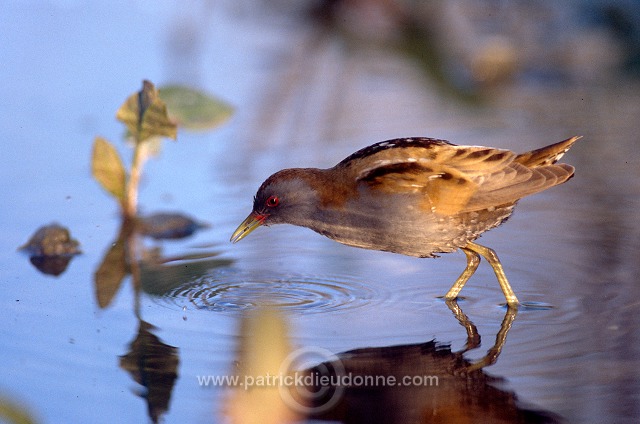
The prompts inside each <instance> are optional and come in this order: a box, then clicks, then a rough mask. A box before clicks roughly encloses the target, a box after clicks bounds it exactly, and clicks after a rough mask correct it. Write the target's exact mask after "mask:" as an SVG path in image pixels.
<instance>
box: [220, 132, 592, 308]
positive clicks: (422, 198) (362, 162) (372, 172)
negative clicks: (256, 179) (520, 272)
mask: <svg viewBox="0 0 640 424" xmlns="http://www.w3.org/2000/svg"><path fill="white" fill-rule="evenodd" d="M580 138H581V136H575V137H571V138H568V139H566V140H564V141H560V142H558V143H555V144H551V145H548V146H546V147H542V148H539V149H536V150H532V151H529V152H526V153H521V154H517V153H514V152H513V151H511V150H506V149H500V148H493V147H484V146H473V145H471V146H463V145H455V144H453V143H450V142H448V141H445V140H440V139H435V138H427V137H409V138H396V139H392V140H386V141H382V142H379V143H375V144H372V145H370V146H368V147H365V148H363V149H360V150H358V151H357V152H355V153H353V154H351V155H350V156H348V157H347V158H345V159H344V160H342V161H341V162H339V163H338V164H337V165H335V166H333V167H331V168H327V169H318V168H288V169H283V170H281V171H278V172H276V173H274V174H273V175H271V176H270V177H269V178H267V179H266V180H265V181H264V182H263V183H262V185H261V186H260V188H259V189H258V191H257V193H256V195H255V197H254V201H253V210H252V211H251V213H250V214H249V216H248V217H247V218H246V219H245V220H244V221H243V222H242V223H241V224H240V225H239V226H238V228H237V229H236V230H235V232H234V233H233V235H232V236H231V239H230V241H231V242H232V243H237V242H238V241H240V240H242V239H243V238H245V237H246V236H247V235H249V234H250V233H251V232H252V231H254V230H255V229H256V228H258V227H260V226H270V225H274V224H293V225H297V226H301V227H307V228H310V229H311V230H313V231H315V232H317V233H319V234H322V235H324V236H326V237H328V238H330V239H333V240H335V241H337V242H339V243H342V244H345V245H349V246H355V247H360V248H364V249H371V250H380V251H387V252H393V253H398V254H403V255H408V256H414V257H420V258H430V257H438V256H439V254H442V253H450V252H454V251H457V250H461V251H462V252H463V253H464V254H465V255H466V259H467V265H466V268H465V269H464V271H463V272H462V274H460V276H459V277H458V278H457V279H456V281H455V283H454V284H453V286H452V287H451V289H449V291H448V292H447V293H446V294H445V296H444V298H445V299H446V300H455V299H457V298H458V294H459V293H460V291H461V290H462V288H463V287H464V285H465V284H466V282H467V281H468V280H469V278H470V277H471V276H472V275H473V274H474V273H475V271H476V269H477V268H478V265H479V264H480V258H481V257H483V258H484V259H485V260H486V261H487V262H488V263H489V265H491V267H492V268H493V271H494V273H495V275H496V278H497V280H498V283H499V284H500V288H501V290H502V292H503V294H504V297H505V299H506V302H507V305H508V306H517V305H519V304H520V302H519V301H518V298H517V297H516V295H515V293H514V291H513V289H512V288H511V285H510V284H509V281H508V280H507V277H506V275H505V272H504V269H503V267H502V264H501V262H500V259H499V258H498V256H497V254H496V252H495V251H494V250H493V249H491V248H489V247H486V246H483V245H481V244H478V243H476V242H475V240H476V239H477V238H478V237H480V235H481V234H483V233H484V232H485V231H488V230H491V229H493V228H495V227H497V226H499V225H500V224H502V223H504V222H505V221H506V220H507V219H508V218H509V217H510V216H511V214H512V213H513V210H514V208H515V206H516V203H517V202H518V200H520V199H521V198H523V197H525V196H529V195H531V194H534V193H538V192H540V191H543V190H546V189H548V188H550V187H553V186H556V185H558V184H562V183H564V182H566V181H567V180H569V179H570V178H571V177H573V175H574V170H575V169H574V167H573V166H571V165H568V164H564V163H557V161H558V160H559V159H560V158H561V157H562V156H563V155H564V154H565V153H566V152H567V151H568V150H569V148H571V146H572V145H573V144H574V143H575V142H576V141H577V140H578V139H580Z"/></svg>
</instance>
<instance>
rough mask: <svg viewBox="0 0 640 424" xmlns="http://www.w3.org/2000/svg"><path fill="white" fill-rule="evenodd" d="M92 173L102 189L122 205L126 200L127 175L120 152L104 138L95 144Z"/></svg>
mask: <svg viewBox="0 0 640 424" xmlns="http://www.w3.org/2000/svg"><path fill="white" fill-rule="evenodd" d="M91 173H92V174H93V177H94V178H95V179H96V180H98V182H99V183H100V185H101V186H102V188H104V189H105V190H106V191H108V192H109V193H111V194H112V195H113V196H114V197H115V198H116V199H118V200H119V201H120V203H123V202H124V199H125V180H126V173H125V170H124V166H123V165H122V160H120V156H119V155H118V151H117V150H116V148H115V147H113V145H112V144H111V143H109V142H108V141H107V140H105V139H104V138H102V137H96V139H95V141H94V142H93V157H92V159H91Z"/></svg>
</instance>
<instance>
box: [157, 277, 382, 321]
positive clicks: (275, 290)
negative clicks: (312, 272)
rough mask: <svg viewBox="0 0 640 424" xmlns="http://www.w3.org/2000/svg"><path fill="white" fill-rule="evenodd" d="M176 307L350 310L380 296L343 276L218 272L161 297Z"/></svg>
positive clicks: (290, 310)
mask: <svg viewBox="0 0 640 424" xmlns="http://www.w3.org/2000/svg"><path fill="white" fill-rule="evenodd" d="M164 299H165V300H167V301H170V302H171V303H174V304H176V305H177V306H178V307H180V308H183V307H185V306H186V307H187V308H192V307H195V308H197V309H205V310H211V311H231V312H233V311H243V310H246V309H252V308H255V307H257V306H258V305H260V306H273V307H277V308H282V309H285V310H287V311H288V312H302V313H305V314H308V313H318V312H327V311H336V310H351V309H354V308H360V307H363V306H366V305H371V304H372V303H373V302H378V301H380V300H383V299H382V296H381V295H380V293H378V292H376V291H375V290H373V289H372V288H371V287H369V286H367V285H366V284H363V283H359V282H356V281H353V280H351V279H349V278H344V277H335V276H331V277H328V276H327V277H325V276H323V277H310V276H295V275H294V276H286V277H284V276H283V277H276V278H269V279H265V278H260V277H259V276H257V275H255V274H250V273H219V274H216V275H209V276H206V277H203V278H200V279H198V280H196V281H191V282H189V283H188V284H185V285H183V286H180V287H177V288H175V289H174V290H172V291H171V292H169V293H167V294H166V295H165V297H164Z"/></svg>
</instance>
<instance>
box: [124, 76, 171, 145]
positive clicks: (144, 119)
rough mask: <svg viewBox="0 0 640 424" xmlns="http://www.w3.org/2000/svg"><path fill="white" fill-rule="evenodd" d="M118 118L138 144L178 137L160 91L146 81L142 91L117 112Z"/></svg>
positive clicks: (132, 96)
mask: <svg viewBox="0 0 640 424" xmlns="http://www.w3.org/2000/svg"><path fill="white" fill-rule="evenodd" d="M116 118H117V119H118V120H119V121H121V122H122V123H124V124H125V126H126V127H127V130H128V131H129V133H130V134H131V135H132V136H133V138H134V139H135V141H136V142H137V143H140V142H142V141H144V140H146V139H148V138H150V137H154V136H155V137H157V136H161V137H169V138H171V139H173V140H175V139H176V137H177V135H178V130H177V126H176V124H175V123H174V122H173V121H171V120H170V119H169V115H168V114H167V106H166V105H165V103H164V102H163V101H162V100H161V99H160V96H159V95H158V90H156V88H155V87H154V85H153V84H152V83H151V82H149V81H147V80H145V81H143V83H142V90H141V91H139V92H137V93H135V94H133V95H131V96H129V98H128V99H127V100H126V101H125V102H124V104H123V105H122V106H121V107H120V109H118V111H117V112H116Z"/></svg>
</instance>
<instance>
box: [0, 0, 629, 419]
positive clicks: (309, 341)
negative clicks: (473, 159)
mask: <svg viewBox="0 0 640 424" xmlns="http://www.w3.org/2000/svg"><path fill="white" fill-rule="evenodd" d="M0 58H1V65H0V99H2V101H0V135H1V136H2V139H3V140H2V143H1V145H0V146H1V147H0V149H1V150H0V178H1V179H2V184H0V198H1V199H3V206H2V208H0V222H1V223H2V229H3V237H2V241H1V242H0V246H2V248H1V249H0V252H1V253H0V322H2V324H1V325H0V360H1V361H2V363H3V367H2V371H0V375H1V376H2V377H1V378H0V417H3V415H2V414H4V416H5V417H9V416H14V417H15V416H22V417H23V418H25V419H30V420H33V421H35V422H42V423H44V422H51V423H54V422H105V423H107V422H116V421H117V422H145V421H154V422H155V421H163V422H194V423H195V422H225V421H234V420H235V421H236V422H240V421H241V420H240V419H238V418H235V416H234V415H233V413H230V412H229V411H230V410H231V411H233V410H234V408H233V407H228V406H225V402H227V403H228V402H229V400H228V399H229V393H228V390H226V389H224V388H220V387H217V388H211V387H201V385H199V384H198V379H197V376H198V375H228V374H230V373H234V372H235V370H236V365H235V364H237V361H238V358H239V357H241V355H240V356H239V354H238V344H239V343H240V341H241V340H245V339H246V338H248V337H250V336H247V335H246V334H245V333H242V332H241V330H240V322H241V320H242V319H243V316H244V314H245V313H246V312H247V311H251V310H253V309H254V307H255V306H256V305H258V304H260V303H268V304H270V305H272V306H273V307H275V309H277V310H278V311H280V313H281V314H282V317H283V318H282V319H283V320H284V321H285V322H286V323H287V324H286V326H287V330H286V331H284V330H283V332H284V334H285V335H284V336H282V337H284V338H285V339H286V340H288V341H287V342H286V343H288V344H290V346H294V347H301V346H312V347H317V348H322V349H326V350H327V351H329V352H332V353H334V354H340V353H341V352H346V351H352V350H354V349H363V348H370V347H371V348H376V349H377V348H381V349H382V348H389V347H393V346H404V347H405V350H402V352H404V353H402V354H403V355H404V354H406V352H407V349H408V350H410V351H411V352H413V349H414V347H415V346H416V345H419V344H421V343H427V342H431V341H434V342H436V343H438V344H439V345H441V346H444V347H443V349H445V350H446V352H447V355H448V354H449V353H451V352H459V351H461V350H464V347H465V346H467V345H468V339H469V334H468V333H467V332H466V331H465V328H467V329H468V328H470V327H469V326H468V325H467V326H466V327H464V328H463V327H462V326H460V324H461V323H463V325H464V322H465V321H464V320H461V319H460V315H455V314H452V313H451V310H449V308H447V306H446V305H445V303H444V302H442V301H441V300H440V299H438V296H441V295H443V294H444V293H445V292H446V290H447V289H448V288H449V287H450V285H451V284H452V283H453V281H454V280H455V278H456V277H457V276H458V275H459V273H460V272H461V271H462V269H463V267H464V264H465V258H464V255H460V254H451V255H445V256H444V257H442V258H440V259H437V260H427V259H423V260H420V259H416V258H408V257H402V256H399V255H393V254H388V253H382V252H370V251H364V250H359V249H354V248H350V247H346V246H342V245H338V244H336V243H334V242H332V241H330V240H327V239H324V238H322V237H321V236H319V235H317V234H314V233H312V232H310V231H308V230H305V229H301V228H295V227H289V226H286V227H285V226H282V227H275V228H269V229H259V230H258V231H256V232H255V233H254V234H252V235H251V237H249V238H247V239H246V240H243V241H242V242H241V243H239V244H238V245H233V246H232V245H230V244H229V243H228V239H229V237H230V235H231V233H232V232H233V230H234V229H235V227H236V226H237V225H238V224H239V223H240V222H241V221H242V219H244V218H245V216H246V215H247V214H248V213H249V212H250V208H251V203H252V196H253V195H254V194H255V191H256V190H257V188H258V186H259V184H260V183H261V182H262V181H263V180H264V179H265V178H266V177H267V176H269V175H270V174H271V173H273V172H275V171H277V170H279V169H282V168H286V167H313V166H315V167H329V166H333V165H334V164H336V163H337V162H339V161H340V160H342V159H343V158H344V157H346V156H347V155H348V154H350V153H352V152H354V151H356V150H357V149H359V148H361V147H364V146H366V145H369V144H372V143H374V142H377V141H382V140H385V139H391V138H397V137H409V136H428V137H435V138H441V139H446V140H449V141H451V142H453V143H455V144H469V145H487V146H493V147H500V148H506V149H510V150H514V151H517V152H524V151H527V150H531V149H534V148H538V147H541V146H544V145H547V144H551V143H553V142H556V141H560V140H563V139H566V138H569V137H571V136H574V135H582V136H584V138H583V140H581V141H579V142H578V143H577V144H576V145H575V146H574V147H573V148H572V150H571V151H570V152H568V153H567V155H566V156H565V157H564V158H563V161H564V162H567V163H570V164H572V165H574V166H575V167H576V176H575V178H573V179H572V180H571V181H569V182H568V183H567V184H564V185H562V186H560V187H557V188H554V189H552V190H549V191H547V192H544V193H541V194H539V195H536V196H533V197H531V198H527V199H524V200H523V201H521V202H520V205H519V206H518V208H517V209H516V212H515V214H514V216H513V217H512V218H511V219H510V220H509V222H508V223H507V224H505V225H504V226H503V227H501V228H499V229H497V230H494V231H492V232H491V233H490V234H486V235H485V236H483V238H482V239H481V242H483V244H485V245H488V246H490V247H492V248H494V249H495V250H496V251H497V253H498V255H500V258H501V260H502V262H503V265H504V267H505V271H506V273H507V276H508V277H509V279H510V281H511V284H512V286H513V288H514V290H515V291H516V293H517V295H518V297H519V298H520V299H521V300H524V301H525V302H526V303H527V304H529V305H532V306H531V307H528V308H523V309H522V310H520V311H519V312H518V315H517V317H515V318H514V320H513V324H512V325H509V328H508V329H507V330H508V332H509V336H508V338H507V340H506V343H505V344H504V346H503V347H502V348H501V355H500V357H499V359H498V360H497V362H496V363H495V364H493V365H491V366H490V367H486V368H484V369H483V370H482V372H483V374H482V379H483V380H482V387H484V384H485V383H486V384H487V385H488V386H490V389H487V390H489V391H481V390H479V392H482V393H484V394H482V396H486V397H485V398H483V399H484V401H483V402H485V403H486V408H485V409H484V410H485V411H489V410H491V407H492V404H491V401H490V399H491V397H492V396H493V397H495V392H494V391H492V390H494V389H495V388H496V387H498V388H499V390H500V391H501V395H500V396H502V395H503V394H504V396H507V398H503V399H507V400H505V403H509V405H511V404H516V403H517V405H518V407H517V408H516V411H519V412H517V413H518V414H521V415H517V416H518V417H520V418H518V419H521V420H524V421H527V420H531V421H533V420H534V419H538V421H539V420H540V419H539V417H537V418H536V417H533V416H532V415H526V414H524V413H522V411H524V410H536V411H542V412H544V414H546V415H544V416H546V417H547V418H548V419H549V420H552V418H550V417H562V418H564V419H566V420H567V421H568V422H582V423H586V422H593V423H595V422H605V421H606V422H618V423H622V422H636V420H637V419H638V417H639V416H640V406H639V405H640V398H639V397H640V372H639V371H638V370H639V369H640V367H639V366H638V365H639V362H638V358H640V343H638V338H639V337H640V325H639V323H638V319H637V316H638V313H639V312H640V300H639V299H640V288H639V287H640V286H639V285H638V276H639V275H640V265H638V264H639V263H640V242H639V240H640V220H639V219H638V218H640V215H639V212H638V211H639V210H640V200H639V199H640V154H639V153H638V145H639V143H640V138H639V135H638V134H639V133H640V120H639V118H640V3H639V2H637V1H633V0H609V1H607V0H572V1H565V2H557V1H550V0H549V1H545V0H540V1H513V2H506V1H498V0H483V1H468V0H453V1H447V2H444V1H415V0H326V1H320V0H315V1H313V0H305V1H300V0H273V1H266V0H241V1H232V0H208V1H207V0H201V1H198V0H187V1H182V2H171V1H153V2H152V1H146V0H129V1H111V2H90V1H83V0H57V1H53V0H52V1H44V0H42V1H32V0H25V1H21V2H4V3H2V4H1V5H0ZM143 79H149V80H151V81H153V82H154V83H156V84H158V85H163V84H183V85H188V86H190V87H193V88H196V89H198V90H201V91H202V92H206V93H209V94H211V95H213V96H215V97H217V98H219V99H222V100H224V101H225V102H227V103H229V104H230V105H232V106H233V108H234V113H233V115H232V117H231V119H230V120H229V121H228V122H226V123H225V124H224V125H222V126H220V127H219V128H216V129H215V130H213V131H200V132H189V131H185V130H181V131H180V132H179V135H178V140H177V142H175V143H174V142H172V141H165V142H164V144H163V146H162V149H161V152H160V153H159V154H158V155H157V157H155V158H153V159H152V160H151V161H150V162H149V163H148V164H147V166H146V168H145V173H144V175H143V180H142V185H141V193H140V209H141V212H142V213H154V212H162V211H180V212H183V213H187V214H189V215H191V216H193V217H195V218H197V219H198V220H200V221H203V222H207V223H208V224H209V227H208V228H207V229H206V230H203V231H200V232H197V233H196V234H194V235H192V236H191V237H190V238H186V239H181V240H177V241H166V240H165V241H158V240H150V239H148V238H145V239H143V240H141V241H139V243H140V245H141V249H142V250H143V251H144V252H145V253H144V258H145V260H146V262H145V261H144V260H143V261H141V262H142V265H144V266H146V268H145V267H144V266H143V268H144V269H143V270H142V271H141V273H140V274H137V275H138V276H141V280H138V281H134V276H132V275H130V274H132V272H131V269H121V270H120V269H118V267H117V266H116V265H112V264H113V263H112V262H110V261H109V260H107V259H108V258H113V256H114V255H115V256H117V255H118V252H119V250H118V249H119V247H118V246H121V245H122V244H121V243H123V241H122V240H124V239H126V237H125V236H123V234H124V235H126V234H127V232H126V231H121V228H120V224H121V223H120V220H119V217H118V209H117V205H116V204H115V203H114V202H113V201H112V199H110V198H109V197H108V196H106V195H105V193H104V192H103V191H102V190H101V188H100V187H99V185H98V184H97V183H96V182H95V181H94V180H93V179H92V177H91V171H90V158H91V148H92V142H93V139H94V137H95V136H103V137H107V138H108V139H110V140H112V142H114V144H115V145H116V146H117V147H118V149H119V151H120V152H121V155H122V156H123V157H125V158H126V161H127V162H129V158H130V152H131V149H130V148H129V147H128V146H127V144H126V142H125V141H124V140H122V139H123V135H124V132H123V129H122V126H121V125H120V124H119V123H118V122H117V121H116V120H115V119H114V116H115V111H116V110H117V109H118V107H119V106H120V105H121V104H122V103H123V101H124V100H125V99H126V98H127V96H129V95H130V94H131V93H134V92H135V91H137V90H139V88H140V85H141V81H142V80H143ZM52 222H58V223H60V224H62V225H64V226H65V227H66V228H68V229H69V230H70V232H71V236H72V237H73V238H74V239H77V240H78V241H79V243H80V250H82V252H83V253H82V254H81V255H79V256H77V257H74V258H73V259H72V260H71V262H70V263H69V264H68V265H67V264H65V267H66V268H63V269H62V271H60V272H57V276H54V275H52V273H43V272H41V270H39V269H38V268H36V267H34V266H32V264H33V265H35V263H34V262H33V260H32V261H31V263H30V260H29V258H28V257H27V256H26V255H23V254H20V253H18V252H16V249H17V248H18V247H19V246H21V245H23V244H24V243H25V242H26V241H27V240H28V239H29V237H30V235H31V234H33V233H34V232H35V231H36V230H37V229H38V228H39V227H41V226H42V225H47V224H50V223H52ZM113 252H115V253H113ZM149 258H152V259H153V260H150V259H149ZM154 258H155V259H154ZM158 258H161V259H162V260H157V259H158ZM198 258H206V259H200V260H196V259H198ZM105 264H107V265H105ZM100 269H102V270H104V269H111V270H113V269H116V273H117V272H121V274H122V275H119V278H120V277H121V279H122V281H120V279H116V280H118V281H116V283H117V284H114V285H112V286H108V287H104V286H101V285H100V284H98V283H96V281H97V280H98V278H97V277H96V275H97V274H98V270H100ZM133 274H135V273H133ZM462 295H463V296H464V299H463V300H462V301H461V302H460V307H461V308H462V310H463V312H464V314H466V316H467V317H468V318H469V319H470V320H471V321H472V322H473V323H474V326H476V327H477V331H478V332H479V333H480V334H481V335H482V336H483V339H482V340H483V344H482V345H481V346H480V347H479V348H477V349H475V350H469V351H465V352H463V353H461V354H460V355H462V356H456V357H455V358H453V357H452V358H453V359H452V361H458V362H456V363H459V361H461V360H462V361H476V360H480V358H482V357H483V355H484V354H485V353H486V351H487V349H489V348H490V347H491V346H492V345H493V343H494V339H495V336H496V334H497V333H498V332H499V331H500V330H501V329H502V328H504V323H505V320H507V318H505V308H504V307H503V306H502V305H501V304H500V303H501V302H502V301H503V298H502V294H501V292H500V291H499V287H498V285H497V283H496V282H495V277H494V276H493V274H492V271H491V269H490V268H489V267H488V266H487V265H486V264H481V267H480V269H479V270H478V273H477V274H476V275H475V276H474V277H473V278H472V279H471V281H470V282H469V284H468V285H467V287H465V289H464V290H463V292H462ZM265 299H266V300H265ZM278 334H280V333H278ZM274 337H275V336H274ZM258 345H260V343H258ZM429 346H431V345H429ZM429 349H431V347H429ZM429 349H426V348H424V346H423V348H421V349H418V351H421V352H423V354H425V352H428V351H430V350H429ZM449 349H450V351H451V352H450V351H449ZM267 350H268V349H267ZM375 352H377V353H376V354H375V355H377V356H375V355H374V356H375V357H376V358H377V360H379V359H380V357H382V358H389V356H388V355H389V354H390V353H389V351H388V350H385V351H383V352H382V353H380V351H377V350H376V351H375ZM394 352H396V351H394ZM370 353H371V351H367V355H369V354H370ZM385 355H387V356H385ZM461 358H462V359H461ZM385 360H386V359H385ZM371 364H379V362H375V361H373V362H371ZM420 364H422V365H420ZM423 365H424V362H420V363H419V364H417V365H416V367H420V366H423ZM438 366H439V367H440V365H438ZM374 368H375V367H374ZM450 368H451V367H450V366H448V365H447V366H444V365H443V366H441V368H437V370H440V371H434V372H444V371H441V370H442V369H450ZM484 373H486V375H489V376H490V377H489V376H486V375H485V374H484ZM479 378H480V377H479ZM485 380H486V381H485ZM478 387H479V386H478ZM465 393H466V392H465ZM393 396H395V397H397V398H398V399H403V401H402V402H401V401H398V402H396V403H392V405H391V406H389V407H388V408H387V409H385V410H386V411H387V412H388V413H389V415H388V416H387V415H385V413H383V412H376V413H375V414H374V415H375V416H376V417H377V419H378V420H379V422H428V420H427V418H428V417H429V416H430V415H429V414H427V413H426V412H424V411H426V410H428V407H427V406H425V405H423V404H418V406H416V405H415V404H411V405H413V406H408V405H409V404H407V403H406V402H405V401H406V400H407V399H411V400H413V401H417V400H419V399H424V398H425V396H426V397H429V394H425V393H424V392H393ZM456 396H459V398H460V399H467V398H466V397H464V396H469V394H468V393H466V394H459V395H456V394H452V395H451V397H454V398H455V397H456ZM356 397H357V396H356ZM395 397H394V399H395ZM364 398H366V396H364ZM368 400H370V401H373V404H374V405H375V403H376V401H375V399H373V398H368ZM516 400H517V401H516ZM507 401H508V402H507ZM403 402H405V403H403ZM469 403H472V402H471V401H470V402H469ZM485 403H480V404H482V405H485ZM249 405H251V404H249ZM463 406H464V403H463V405H462V406H460V405H458V406H455V407H454V406H451V405H449V408H450V409H455V411H458V409H457V408H463ZM494 406H495V405H494ZM251 408H252V407H251V406H247V407H246V409H247V410H249V409H251ZM345 408H346V407H345ZM419 408H426V409H424V411H423V410H422V409H419ZM236 409H237V408H236ZM365 409H366V408H365ZM416 410H420V411H423V412H424V413H422V414H417V416H418V418H415V416H416V415H415V414H414V412H415V411H416ZM3 411H4V412H3ZM6 411H9V412H6ZM412 411H413V412H412ZM9 414H14V415H9ZM15 414H17V415H15ZM473 414H475V415H471V416H476V417H478V416H479V415H477V411H476V412H473ZM522 414H524V415H522ZM454 415H455V414H454ZM463 415H464V414H462V412H461V413H460V416H458V418H460V417H462V416H463ZM359 416H360V415H359ZM408 416H410V418H407V417H408ZM522 416H524V418H522ZM29 417H30V418H29ZM527 417H528V418H527ZM294 418H295V419H299V420H304V419H307V420H308V421H309V422H312V421H314V420H318V421H326V420H341V421H345V422H348V421H349V419H348V418H345V417H338V416H315V417H311V418H309V417H307V418H305V417H303V416H297V417H291V416H288V417H287V419H294ZM352 418H353V416H352ZM449 418H450V419H448V420H447V421H449V422H455V421H456V420H455V419H454V418H452V417H449ZM503 418H504V420H505V421H506V422H508V421H513V416H505V417H503ZM485 420H486V421H491V422H497V420H498V419H497V418H495V417H489V416H488V417H487V418H486V419H485ZM14 421H17V419H15V418H14ZM352 421H353V420H352ZM356 421H357V420H356ZM458 421H462V419H459V420H458ZM10 422H11V421H10ZM23 422H25V421H23ZM26 422H29V421H26ZM245 422H248V421H245ZM361 422H367V420H364V419H363V420H362V421H361ZM368 422H373V421H368Z"/></svg>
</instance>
